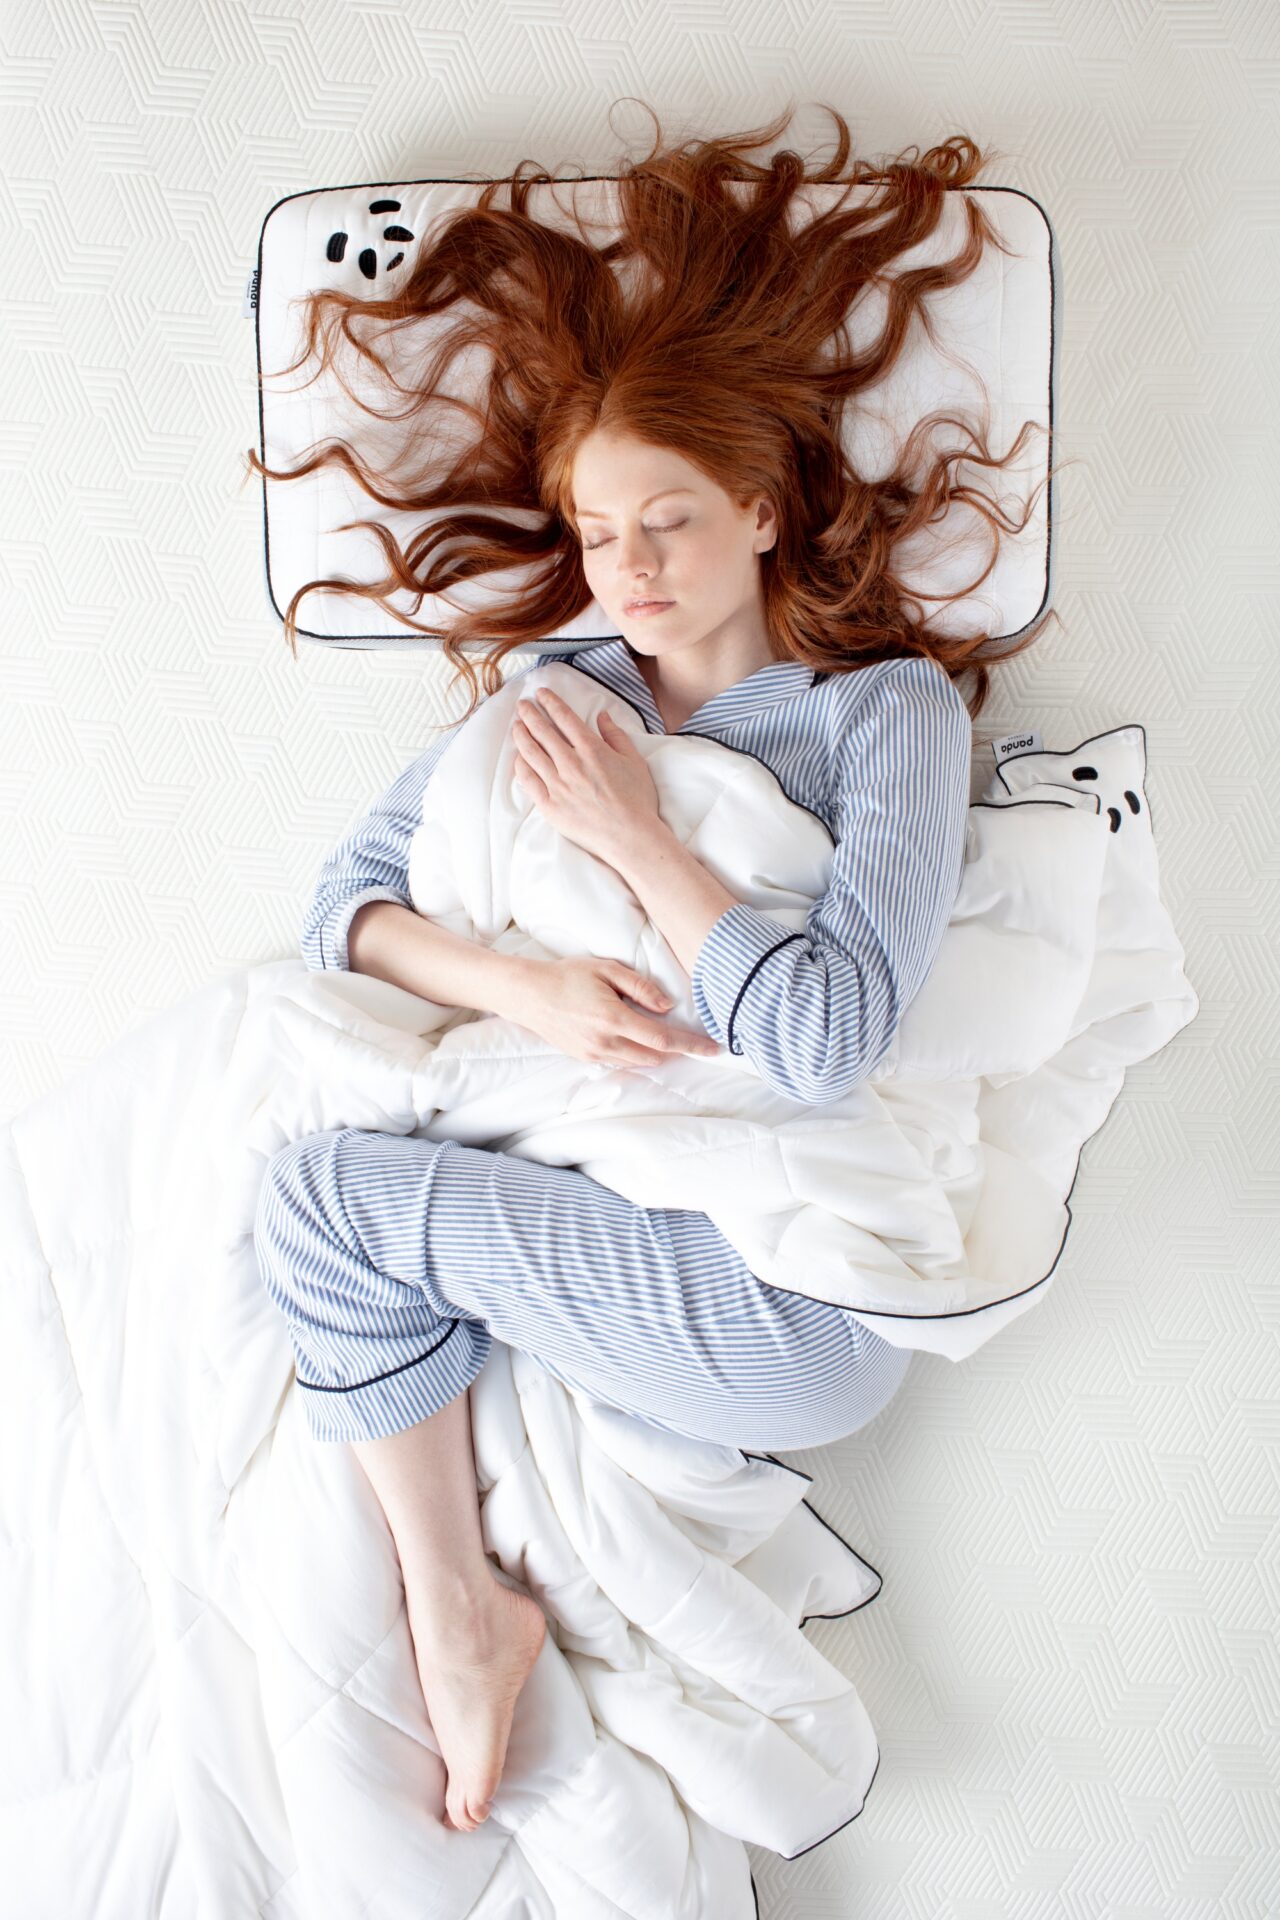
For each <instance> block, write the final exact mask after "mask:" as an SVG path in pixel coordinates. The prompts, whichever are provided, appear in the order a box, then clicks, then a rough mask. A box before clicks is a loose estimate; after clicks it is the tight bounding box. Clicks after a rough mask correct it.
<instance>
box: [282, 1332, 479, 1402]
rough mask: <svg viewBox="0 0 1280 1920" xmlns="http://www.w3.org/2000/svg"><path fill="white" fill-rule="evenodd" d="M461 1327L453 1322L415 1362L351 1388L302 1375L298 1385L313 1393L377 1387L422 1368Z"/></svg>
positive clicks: (388, 1369) (354, 1390)
mask: <svg viewBox="0 0 1280 1920" xmlns="http://www.w3.org/2000/svg"><path fill="white" fill-rule="evenodd" d="M461 1325H462V1322H461V1320H451V1321H450V1322H449V1326H448V1329H447V1331H446V1332H444V1333H442V1334H441V1336H440V1338H439V1339H438V1340H437V1341H436V1343H435V1345H434V1346H433V1347H428V1348H427V1351H426V1352H425V1353H420V1354H419V1355H418V1356H417V1358H416V1359H414V1360H404V1361H402V1362H401V1364H400V1365H399V1366H398V1367H388V1368H387V1370H386V1372H385V1373H375V1374H374V1376H373V1378H372V1379H371V1380H353V1381H352V1382H351V1384H350V1386H346V1387H324V1386H321V1385H320V1384H319V1382H318V1381H315V1380H304V1379H303V1378H302V1375H301V1374H298V1385H299V1386H300V1387H306V1388H307V1389H308V1390H309V1391H310V1392H311V1393H355V1392H356V1390H357V1388H359V1387H372V1386H375V1385H376V1384H377V1382H378V1381H379V1380H389V1379H390V1378H391V1376H392V1374H393V1373H403V1372H404V1370H405V1368H406V1367H416V1366H420V1365H421V1363H422V1362H423V1361H424V1360H429V1359H430V1357H431V1355H432V1354H433V1353H437V1352H438V1351H439V1349H440V1348H441V1347H442V1346H443V1345H444V1343H445V1341H446V1340H447V1339H448V1338H449V1335H450V1334H452V1333H453V1332H454V1331H455V1329H456V1328H458V1327H460V1326H461Z"/></svg>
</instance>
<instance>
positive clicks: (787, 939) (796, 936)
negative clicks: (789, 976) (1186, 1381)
mask: <svg viewBox="0 0 1280 1920" xmlns="http://www.w3.org/2000/svg"><path fill="white" fill-rule="evenodd" d="M803 939H804V935H803V934H802V933H788V934H784V935H783V937H782V939H781V940H779V942H778V945H777V946H775V947H770V949H769V952H768V953H762V954H761V955H760V958H759V959H758V960H757V961H756V963H755V965H754V966H753V967H752V969H751V971H750V973H749V974H748V975H747V977H746V979H745V980H744V981H743V983H742V985H741V986H740V987H739V988H738V997H737V999H736V1000H735V1001H734V1003H733V1006H732V1008H731V1009H730V1012H729V1025H728V1029H727V1032H728V1039H729V1051H730V1053H736V1054H741V1052H742V1048H741V1047H735V1046H734V1044H733V1023H734V1020H735V1019H736V1017H737V1013H738V1008H739V1007H740V1006H741V1005H742V996H743V994H744V993H745V992H746V990H747V988H748V987H749V986H750V985H751V982H752V981H753V980H754V978H755V976H756V974H757V973H758V972H759V970H760V968H761V967H762V966H763V965H764V963H765V961H766V960H767V959H768V958H769V955H770V954H774V953H776V952H777V951H778V947H785V946H789V945H790V943H791V942H792V941H793V940H803Z"/></svg>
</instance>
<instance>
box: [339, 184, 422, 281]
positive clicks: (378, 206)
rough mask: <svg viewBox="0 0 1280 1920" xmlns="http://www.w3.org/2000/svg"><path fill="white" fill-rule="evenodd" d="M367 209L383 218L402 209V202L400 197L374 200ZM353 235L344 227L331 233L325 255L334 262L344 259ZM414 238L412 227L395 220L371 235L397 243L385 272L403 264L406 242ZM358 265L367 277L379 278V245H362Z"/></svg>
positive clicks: (371, 213) (384, 264) (371, 278)
mask: <svg viewBox="0 0 1280 1920" xmlns="http://www.w3.org/2000/svg"><path fill="white" fill-rule="evenodd" d="M368 210H369V214H370V216H371V217H372V218H373V219H375V220H381V219H385V218H386V216H387V215H388V214H390V213H399V211H400V202H399V201H398V200H371V201H370V202H369V209H368ZM351 238H352V236H351V235H350V234H349V233H344V232H342V231H341V230H339V231H338V232H336V233H331V234H330V235H329V241H328V245H327V246H326V247H325V250H324V253H325V259H326V260H330V261H332V262H333V263H334V264H335V265H338V264H340V263H341V262H342V261H343V260H345V259H346V257H347V249H348V247H349V246H350V244H351ZM413 238H414V235H413V232H412V230H411V229H410V228H409V227H402V226H400V225H398V224H397V223H396V222H394V221H393V222H392V224H391V225H390V226H386V227H383V228H382V230H381V232H380V233H377V234H375V235H373V236H371V240H374V241H380V242H386V243H390V244H392V245H395V246H397V247H398V251H397V252H395V253H393V254H392V256H391V258H390V259H389V260H387V261H384V263H383V267H382V271H383V273H384V274H387V273H393V272H394V271H395V269H396V268H397V267H398V266H399V265H400V263H401V261H402V260H403V259H404V243H405V242H407V241H410V240H412V239H413ZM356 244H357V245H359V240H357V242H356ZM356 265H357V266H358V267H359V269H360V271H361V273H362V274H363V275H364V277H365V279H366V280H376V279H377V277H378V248H377V246H376V245H374V244H365V245H363V246H361V247H360V251H359V253H358V254H357V255H356Z"/></svg>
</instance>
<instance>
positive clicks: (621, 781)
mask: <svg viewBox="0 0 1280 1920" xmlns="http://www.w3.org/2000/svg"><path fill="white" fill-rule="evenodd" d="M517 715H518V717H517V718H516V719H515V720H514V721H513V722H512V727H511V737H512V740H513V742H514V743H515V749H516V773H515V777H516V779H517V780H518V781H519V782H520V785H521V787H522V789H523V790H524V791H525V792H527V793H528V794H529V795H530V797H531V798H532V800H533V802H534V804H535V805H536V806H537V808H538V810H539V812H540V813H542V814H544V815H545V816H546V818H547V819H548V820H549V821H550V822H551V824H552V826H553V827H556V828H558V829H559V831H560V832H561V833H562V834H563V835H564V837H565V839H566V840H571V841H572V842H573V843H574V845H575V846H578V847H584V848H585V849H586V851H587V852H588V853H594V854H595V855H596V856H597V857H598V858H599V859H601V860H604V861H607V862H608V864H609V865H610V866H616V865H617V864H618V861H619V860H620V858H621V857H622V852H623V849H624V847H627V846H629V845H634V843H635V840H636V838H637V836H638V835H641V834H643V832H644V830H645V828H646V826H650V825H652V823H653V822H654V821H660V820H661V818H662V816H661V814H660V813H659V811H658V790H657V788H656V787H655V786H654V784H653V776H652V774H651V773H650V772H649V767H648V763H647V761H646V760H645V757H644V755H643V754H642V753H641V752H640V751H639V750H638V748H637V747H636V746H635V744H634V743H633V741H632V740H631V738H630V736H629V735H628V734H627V733H625V732H624V731H623V729H622V728H621V727H620V726H618V725H617V724H616V722H615V721H614V720H613V719H612V718H611V717H610V716H609V714H607V713H604V712H602V713H601V715H600V731H599V732H598V733H597V732H596V730H595V728H594V727H590V726H588V725H587V722H586V721H585V720H584V719H583V718H582V716H581V715H580V714H579V713H577V712H576V711H575V710H574V708H573V707H571V706H570V705H569V704H568V702H567V701H565V700H561V699H560V698H558V696H557V695H556V694H554V693H552V692H551V690H550V688H549V687H543V688H541V689H540V691H539V692H538V694H537V696H536V698H535V699H532V700H520V701H518V702H517Z"/></svg>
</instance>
